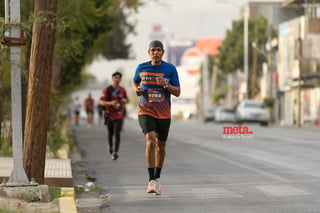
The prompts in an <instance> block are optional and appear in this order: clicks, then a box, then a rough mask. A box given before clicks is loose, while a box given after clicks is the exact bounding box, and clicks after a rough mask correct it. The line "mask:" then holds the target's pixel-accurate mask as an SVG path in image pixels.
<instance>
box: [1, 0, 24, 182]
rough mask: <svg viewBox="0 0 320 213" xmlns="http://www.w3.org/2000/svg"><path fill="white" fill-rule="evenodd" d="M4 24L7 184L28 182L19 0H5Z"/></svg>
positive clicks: (22, 40)
mask: <svg viewBox="0 0 320 213" xmlns="http://www.w3.org/2000/svg"><path fill="white" fill-rule="evenodd" d="M5 24H6V26H9V28H10V30H9V31H8V32H6V34H5V38H4V39H5V44H7V45H8V46H10V61H11V108H12V144H13V145H12V147H13V148H12V150H13V171H12V173H11V176H10V178H9V181H8V183H7V185H9V186H11V185H13V186H19V185H27V184H29V180H28V178H27V175H26V173H25V171H24V168H23V159H22V156H23V151H22V141H23V140H22V101H21V58H20V54H21V47H20V45H22V44H23V42H24V39H23V37H22V33H21V29H20V0H5Z"/></svg>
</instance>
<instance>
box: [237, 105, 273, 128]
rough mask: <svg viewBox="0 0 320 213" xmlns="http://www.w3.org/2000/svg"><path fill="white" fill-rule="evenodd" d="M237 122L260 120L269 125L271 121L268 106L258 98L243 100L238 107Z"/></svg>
mask: <svg viewBox="0 0 320 213" xmlns="http://www.w3.org/2000/svg"><path fill="white" fill-rule="evenodd" d="M235 116H236V121H237V122H258V123H260V124H261V125H263V126H267V125H268V123H269V121H270V113H269V110H268V108H267V107H266V106H265V105H264V104H263V103H262V102H261V101H258V100H253V99H246V100H243V101H242V102H241V103H240V104H239V105H238V107H237V109H236V115H235Z"/></svg>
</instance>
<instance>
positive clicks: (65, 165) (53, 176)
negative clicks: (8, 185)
mask: <svg viewBox="0 0 320 213" xmlns="http://www.w3.org/2000/svg"><path fill="white" fill-rule="evenodd" d="M12 169H13V158H11V157H0V183H2V182H3V180H6V181H7V180H8V179H9V177H10V175H11V172H12ZM44 183H45V184H47V185H51V186H59V187H73V177H72V171H71V161H70V159H53V158H48V159H46V164H45V178H44Z"/></svg>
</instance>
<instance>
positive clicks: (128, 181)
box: [73, 120, 320, 213]
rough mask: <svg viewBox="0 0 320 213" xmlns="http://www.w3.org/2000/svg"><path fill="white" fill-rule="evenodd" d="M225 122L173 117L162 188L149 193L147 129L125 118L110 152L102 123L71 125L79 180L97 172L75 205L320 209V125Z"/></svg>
mask: <svg viewBox="0 0 320 213" xmlns="http://www.w3.org/2000/svg"><path fill="white" fill-rule="evenodd" d="M223 127H236V129H237V128H238V129H239V125H238V124H213V123H206V124H204V123H201V122H197V121H188V122H172V127H171V132H170V135H169V140H168V144H167V156H166V160H165V165H164V169H163V172H162V176H161V182H162V185H163V194H162V195H161V196H154V195H150V194H147V193H146V192H145V191H146V186H147V181H148V180H147V170H146V168H145V160H144V146H145V142H144V136H143V134H142V133H141V130H140V128H139V125H138V122H137V121H134V120H126V121H125V126H124V130H123V132H122V142H121V146H120V152H119V159H118V160H117V161H113V160H112V159H111V156H110V155H109V153H108V152H107V141H106V137H107V133H106V128H105V127H104V126H103V125H95V126H93V127H91V128H88V127H87V126H86V125H85V124H82V125H80V126H78V127H75V128H74V134H75V138H76V140H77V148H78V151H79V153H81V154H82V155H81V156H80V157H79V156H78V157H74V158H73V163H74V168H75V170H77V171H75V174H74V176H75V182H76V184H79V185H81V184H85V181H87V180H86V179H85V176H86V174H87V176H90V177H94V178H96V180H95V184H96V186H97V187H98V188H99V192H97V191H93V192H91V193H85V194H79V195H77V198H76V199H77V206H78V209H79V212H88V210H90V211H91V213H92V212H102V213H150V212H152V213H162V212H163V213H171V212H172V213H173V212H174V213H179V212H181V213H195V212H197V213H316V212H320V202H319V200H320V166H319V165H320V141H319V135H320V133H319V129H297V128H279V127H278V128H276V127H260V126H259V125H247V124H242V126H241V127H240V128H248V130H249V131H251V132H252V134H249V135H241V138H236V137H240V136H239V135H232V134H229V135H226V134H224V130H223Z"/></svg>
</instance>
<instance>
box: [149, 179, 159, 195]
mask: <svg viewBox="0 0 320 213" xmlns="http://www.w3.org/2000/svg"><path fill="white" fill-rule="evenodd" d="M156 185H157V182H156V181H155V180H150V181H149V183H148V188H147V193H156Z"/></svg>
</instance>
